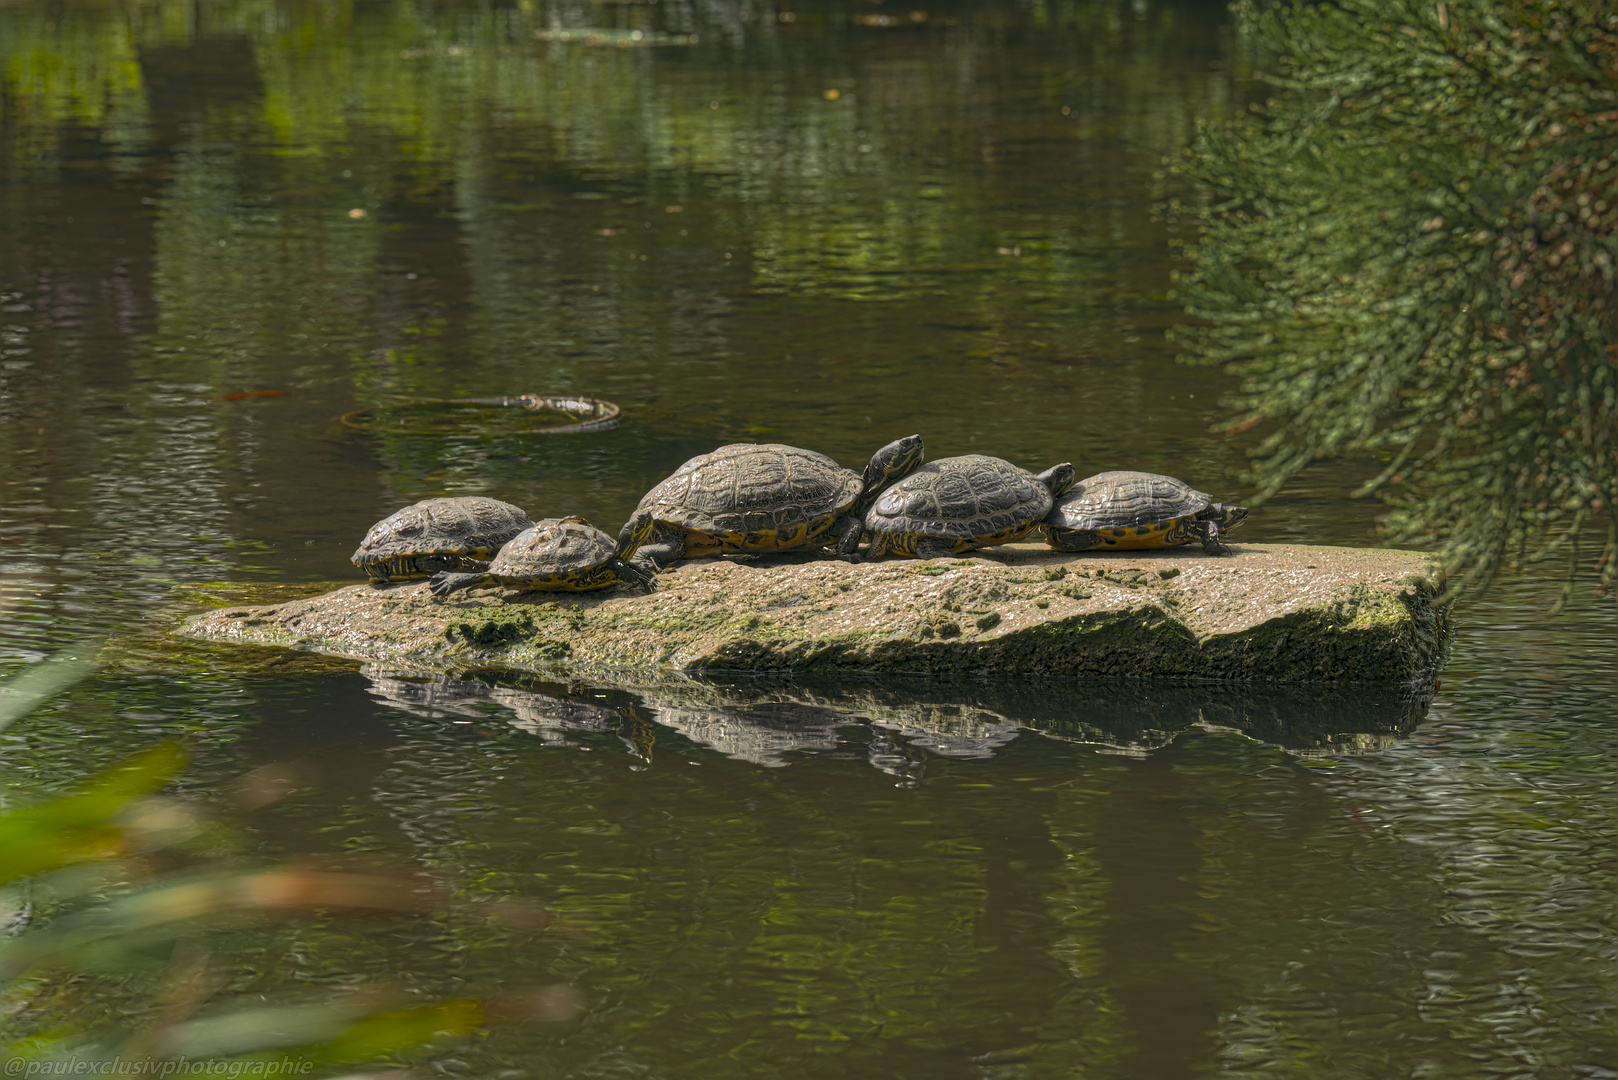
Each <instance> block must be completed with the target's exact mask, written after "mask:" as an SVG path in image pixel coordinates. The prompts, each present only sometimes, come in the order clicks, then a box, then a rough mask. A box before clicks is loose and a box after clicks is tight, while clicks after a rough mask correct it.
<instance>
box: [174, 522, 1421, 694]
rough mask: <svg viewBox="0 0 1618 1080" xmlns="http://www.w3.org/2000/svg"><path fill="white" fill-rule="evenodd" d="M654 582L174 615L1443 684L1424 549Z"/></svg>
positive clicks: (790, 660)
mask: <svg viewBox="0 0 1618 1080" xmlns="http://www.w3.org/2000/svg"><path fill="white" fill-rule="evenodd" d="M659 582H660V585H661V586H662V587H661V588H660V590H659V591H658V592H656V593H655V594H652V595H639V594H634V593H631V592H630V591H629V590H628V589H623V588H619V589H609V590H603V591H600V592H594V593H537V592H516V591H512V590H501V589H492V590H483V591H478V592H472V593H459V594H456V595H455V596H453V597H451V598H449V599H447V600H440V599H438V598H436V597H434V596H433V595H432V594H431V593H430V592H429V591H428V589H427V586H426V583H424V582H416V583H409V584H403V585H394V586H381V587H378V586H373V585H369V584H365V585H351V586H348V587H346V588H339V589H336V590H335V591H333V592H329V593H325V594H323V595H320V596H314V597H309V598H307V599H298V600H289V601H286V602H284V603H279V604H270V605H263V606H252V607H245V606H229V607H223V608H219V609H217V610H214V611H209V612H206V613H204V614H202V615H200V616H197V617H195V618H193V619H190V620H189V621H187V622H186V623H185V624H184V625H183V627H182V631H181V632H182V633H185V634H189V635H192V636H195V637H200V638H206V639H209V640H214V641H231V642H241V643H249V644H259V645H279V646H288V647H292V648H296V649H306V650H314V651H317V652H322V653H327V654H331V655H337V656H347V657H354V658H359V659H370V660H387V661H396V662H403V663H409V664H414V665H418V666H419V665H426V666H437V667H440V668H455V669H468V668H475V667H499V668H506V669H515V670H531V671H547V670H555V669H557V668H563V669H566V670H568V671H570V672H572V673H574V674H584V673H587V672H589V671H590V670H592V669H596V670H602V671H616V672H624V671H632V670H642V671H650V670H660V671H669V670H679V671H685V672H722V671H747V672H797V673H810V672H816V673H845V672H846V673H855V672H866V673H876V672H881V673H898V672H904V673H927V674H988V673H1000V674H1021V675H1057V676H1080V677H1114V678H1116V677H1128V678H1156V679H1174V680H1183V681H1190V680H1210V679H1212V680H1252V681H1261V682H1273V683H1330V684H1344V685H1349V684H1384V685H1389V684H1401V685H1407V686H1414V685H1420V684H1423V683H1426V682H1429V681H1431V680H1432V678H1433V677H1434V674H1435V673H1436V671H1437V668H1438V666H1439V664H1440V663H1441V662H1442V659H1443V655H1444V651H1445V649H1444V646H1445V634H1444V630H1443V621H1442V612H1441V610H1440V609H1439V607H1438V599H1439V585H1438V583H1437V578H1436V564H1435V563H1434V562H1433V560H1432V559H1431V558H1430V557H1429V556H1426V555H1423V554H1421V553H1419V552H1410V551H1392V550H1381V549H1366V548H1334V547H1304V546H1296V545H1281V544H1244V545H1239V546H1236V548H1235V553H1234V554H1232V555H1229V556H1223V557H1214V556H1208V555H1204V554H1203V553H1202V552H1200V551H1195V550H1188V549H1184V548H1173V549H1168V550H1164V551H1150V552H1126V553H1109V554H1093V553H1084V554H1076V555H1075V554H1065V553H1061V552H1053V551H1051V550H1050V549H1049V548H1046V547H1044V546H1043V545H1033V544H1011V545H1004V546H1001V547H997V548H993V549H990V550H988V551H986V552H983V553H980V554H978V555H976V556H975V557H972V558H967V559H956V560H934V561H917V560H905V559H894V560H885V561H880V562H873V563H865V564H858V565H850V564H847V563H843V562H840V561H837V560H834V559H827V558H805V557H776V558H761V559H758V560H757V561H747V560H731V559H702V560H692V561H690V562H687V563H684V564H681V565H680V566H679V567H678V568H676V569H674V570H671V571H668V572H665V573H664V574H662V575H660V578H659Z"/></svg>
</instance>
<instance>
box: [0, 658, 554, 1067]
mask: <svg viewBox="0 0 1618 1080" xmlns="http://www.w3.org/2000/svg"><path fill="white" fill-rule="evenodd" d="M81 651H83V650H81ZM89 667H90V665H89V663H88V662H81V661H78V660H69V661H63V660H57V661H54V662H49V663H46V664H41V665H36V666H35V667H34V668H31V669H29V670H28V671H25V672H24V673H23V674H21V675H19V676H17V677H15V678H13V679H12V680H10V681H9V682H7V683H4V684H0V709H5V710H7V711H6V712H4V713H3V714H0V727H4V726H5V725H6V724H8V723H10V722H12V721H13V720H15V719H17V718H19V717H20V716H22V715H23V713H24V712H26V711H27V709H28V708H30V707H31V706H32V705H33V704H37V703H38V702H40V701H43V700H44V699H45V698H46V697H49V696H51V695H52V694H55V693H57V692H59V691H62V690H65V689H66V688H67V687H68V686H69V685H71V683H72V682H74V681H76V680H77V679H78V678H82V677H83V676H84V675H85V674H86V673H87V672H88V670H89ZM186 760H187V755H186V753H185V751H184V749H183V748H182V747H180V746H179V745H178V744H175V743H161V744H159V745H158V746H155V747H153V748H152V749H150V750H147V751H145V752H143V753H141V754H138V755H136V756H135V757H133V758H131V759H129V760H128V761H125V762H123V763H122V764H120V765H118V766H116V767H114V768H113V769H111V770H109V771H107V772H106V773H104V774H103V775H101V776H97V777H93V778H92V779H90V780H89V781H88V782H87V783H85V784H84V785H83V786H82V787H81V788H80V789H79V790H77V791H75V792H72V793H70V794H67V795H63V796H59V797H57V798H55V799H51V800H48V801H46V802H42V803H39V804H38V805H34V806H25V807H20V808H13V809H10V810H8V811H6V812H4V813H0V884H9V883H20V887H11V888H8V889H6V890H5V892H4V893H0V900H3V901H5V903H4V904H3V905H0V1047H3V1048H5V1049H6V1050H8V1051H9V1052H10V1053H11V1054H12V1055H14V1058H13V1060H14V1061H16V1062H19V1063H23V1064H24V1068H25V1069H26V1068H32V1067H37V1068H39V1070H40V1071H41V1073H42V1074H43V1073H50V1074H52V1075H54V1074H55V1072H54V1071H53V1070H52V1068H51V1066H53V1065H54V1066H62V1065H66V1066H72V1067H73V1068H72V1069H70V1070H68V1071H76V1072H78V1073H83V1072H85V1071H86V1070H89V1071H95V1072H96V1074H97V1075H110V1076H117V1075H124V1074H125V1073H141V1072H145V1073H148V1074H150V1073H152V1071H153V1070H154V1069H155V1068H157V1065H156V1064H154V1063H159V1062H163V1061H168V1062H182V1063H184V1064H188V1065H191V1066H194V1065H195V1064H196V1063H198V1062H199V1061H202V1060H204V1059H206V1060H207V1061H209V1062H212V1063H214V1067H215V1068H216V1069H217V1068H219V1067H221V1066H224V1065H228V1064H229V1063H238V1064H239V1065H240V1066H241V1067H242V1069H243V1071H242V1072H240V1073H239V1074H236V1075H244V1076H247V1075H260V1073H254V1072H252V1071H251V1069H249V1068H247V1067H248V1066H250V1065H252V1064H253V1063H260V1064H264V1065H266V1066H269V1065H273V1066H274V1068H275V1070H277V1071H275V1072H274V1073H273V1074H274V1075H296V1076H320V1075H325V1074H326V1070H328V1069H330V1068H332V1067H336V1066H342V1065H347V1064H351V1063H355V1062H364V1061H373V1060H377V1059H386V1058H388V1057H390V1056H392V1055H395V1054H398V1053H400V1052H403V1051H407V1050H410V1049H412V1048H415V1047H419V1046H421V1045H423V1044H426V1043H431V1042H435V1041H438V1040H442V1039H445V1038H461V1037H465V1036H469V1035H472V1034H473V1033H475V1032H477V1031H479V1030H481V1029H483V1028H485V1027H488V1026H490V1025H493V1024H500V1023H511V1022H517V1021H528V1020H546V1021H555V1020H568V1019H572V1018H573V1017H574V1016H576V1015H577V1014H578V1013H579V1011H580V1006H579V1003H578V1002H577V1000H576V998H575V995H574V993H573V991H572V989H571V988H569V987H567V986H548V987H538V988H534V989H529V990H517V991H513V992H507V993H501V994H495V995H490V996H486V997H482V998H474V997H468V998H459V999H454V1000H450V1001H439V1002H434V1003H431V1004H427V1005H415V1004H413V1003H412V1002H411V1000H410V999H408V998H406V997H404V996H403V995H402V994H401V993H400V991H399V990H398V989H397V988H389V987H375V986H367V985H365V984H360V985H358V986H351V987H349V988H347V989H346V990H345V991H344V993H342V994H341V995H340V996H339V997H337V998H335V999H333V1000H330V1001H318V1002H313V1003H295V1004H289V1005H270V1006H264V1005H253V1006H248V1007H241V1006H233V1005H232V1004H231V1003H230V1002H229V1001H228V1000H224V1001H221V1000H219V998H220V992H221V991H222V989H223V988H224V987H225V986H226V984H227V983H228V982H229V981H230V975H231V972H230V971H229V970H228V969H227V966H226V965H224V964H222V963H220V962H219V961H218V960H216V959H215V958H214V957H212V956H211V955H210V954H209V953H208V951H207V948H206V940H207V931H208V930H209V929H210V928H211V927H214V926H232V925H234V926H239V925H240V924H241V922H242V920H244V919H246V920H248V921H249V922H264V921H267V920H286V919H299V918H304V917H307V916H311V915H315V914H319V913H325V914H342V915H350V916H353V915H377V914H380V915H392V916H395V917H412V916H413V917H417V918H420V917H424V916H430V915H434V914H440V913H442V912H443V911H444V910H445V909H446V908H447V907H450V906H452V905H451V903H450V899H449V898H448V897H447V896H446V895H445V894H444V893H443V890H441V889H440V888H439V887H438V886H437V885H436V884H435V883H433V882H432V881H431V880H429V879H428V878H427V876H426V875H425V874H424V873H422V872H420V871H417V870H415V869H414V868H408V867H407V868H400V869H397V870H393V871H379V872H371V873H354V872H345V871H336V870H327V869H322V868H319V867H316V866H306V865H300V864H296V863H293V864H284V865H279V866H246V865H243V864H242V863H241V861H240V860H239V859H237V858H234V857H232V856H231V855H230V852H231V851H232V849H233V847H234V846H235V845H231V844H228V843H224V844H222V843H220V842H219V837H220V835H221V834H222V833H224V832H225V831H226V829H225V826H223V824H221V823H218V822H214V821H211V820H210V816H209V814H208V813H207V812H206V811H205V810H203V809H201V808H200V807H196V806H191V805H189V804H185V803H182V802H180V801H179V800H175V799H165V798H161V797H157V798H154V797H153V795H154V793H155V792H156V791H158V790H159V789H160V788H162V787H163V786H164V785H165V784H167V783H168V782H169V780H170V779H171V778H173V777H174V776H175V775H176V774H178V773H179V772H180V770H181V769H183V768H184V766H185V764H186ZM249 786H251V785H249ZM260 786H262V785H260ZM250 802H252V803H255V804H257V805H262V803H263V800H262V799H253V800H250ZM210 834H211V837H212V838H211V840H210V839H209V835H210ZM199 838H201V839H200V842H199ZM159 867H161V869H159ZM36 896H37V897H41V898H43V901H42V902H41V903H40V904H39V905H38V906H36V904H35V903H34V900H35V898H36ZM478 909H479V912H480V913H486V914H487V915H492V917H494V918H495V919H497V920H498V921H501V922H504V923H507V924H510V925H512V926H514V927H517V928H519V929H527V930H531V929H538V928H542V927H543V926H545V925H546V924H547V923H548V922H549V921H550V920H549V917H548V916H547V915H546V913H544V912H543V911H540V910H539V909H537V908H532V907H530V906H528V905H525V904H521V903H513V902H509V901H507V902H502V903H497V904H480V905H478ZM96 979H104V980H105V979H111V980H114V981H119V980H122V981H123V982H125V983H128V984H131V985H140V984H142V983H143V982H148V983H150V982H155V983H156V984H157V985H158V987H159V988H158V990H157V991H156V993H154V994H152V995H151V996H150V998H149V999H148V1000H144V1001H135V1002H127V1001H126V1002H124V1003H123V1004H121V1005H120V1007H119V1008H118V1009H117V1014H118V1020H119V1021H122V1022H121V1023H120V1022H116V1021H113V1020H112V1019H111V1018H110V1017H99V1018H98V1017H96V1016H94V1015H90V1014H94V1013H95V1012H96V1010H94V1009H86V1008H84V1007H83V1003H84V1001H86V1000H87V997H86V995H85V994H84V993H83V989H84V984H85V982H86V981H87V980H91V981H93V980H96ZM406 1006H409V1007H406ZM131 1017H133V1018H134V1023H133V1025H132V1026H131V1025H130V1024H129V1023H128V1020H129V1018H131ZM28 1063H35V1064H34V1065H30V1064H28ZM9 1067H11V1066H10V1065H8V1068H9ZM120 1070H122V1071H120ZM270 1074H271V1073H262V1075H270ZM30 1075H32V1073H30Z"/></svg>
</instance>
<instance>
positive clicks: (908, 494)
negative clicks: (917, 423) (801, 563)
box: [864, 454, 1073, 559]
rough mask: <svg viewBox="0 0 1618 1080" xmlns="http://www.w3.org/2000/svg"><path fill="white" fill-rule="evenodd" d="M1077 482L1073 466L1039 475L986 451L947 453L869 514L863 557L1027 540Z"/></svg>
mask: <svg viewBox="0 0 1618 1080" xmlns="http://www.w3.org/2000/svg"><path fill="white" fill-rule="evenodd" d="M1072 484H1073V466H1072V465H1070V464H1069V463H1067V462H1065V461H1064V462H1062V463H1061V464H1060V465H1053V466H1051V467H1050V468H1049V469H1046V470H1045V471H1044V472H1042V473H1039V474H1038V475H1036V474H1034V473H1031V472H1029V471H1028V470H1027V469H1021V468H1018V467H1017V466H1015V465H1013V464H1012V463H1011V462H1009V461H1003V460H1001V459H1000V458H997V457H989V456H988V455H986V454H966V455H964V456H962V457H952V458H940V459H939V460H937V461H930V462H928V463H927V464H925V465H923V466H922V467H921V468H919V469H916V470H915V471H914V472H912V473H910V474H909V475H908V476H906V477H905V478H904V479H902V480H900V481H899V482H898V483H896V484H894V485H893V486H892V487H891V488H889V489H888V491H887V493H886V494H884V495H883V496H882V497H881V498H879V499H877V500H876V501H875V502H874V503H873V504H872V506H871V508H870V510H868V511H867V512H866V514H865V530H866V532H868V533H869V534H870V537H871V542H870V544H869V545H868V546H867V548H866V550H865V555H864V557H865V558H867V559H873V558H876V557H878V556H881V555H907V556H911V557H914V558H918V559H933V558H952V557H954V556H957V555H964V554H966V553H967V552H969V551H972V550H975V549H977V548H981V547H987V546H989V545H990V544H1005V543H1009V542H1011V541H1013V540H1017V539H1020V538H1021V537H1022V536H1024V535H1026V534H1027V533H1028V532H1029V531H1031V530H1032V529H1033V528H1034V527H1035V526H1036V525H1038V524H1039V523H1040V522H1042V521H1043V520H1044V519H1045V515H1046V514H1048V513H1050V510H1051V505H1052V503H1053V502H1054V500H1055V499H1056V497H1057V496H1059V495H1061V494H1062V493H1063V492H1065V491H1066V490H1067V489H1068V488H1069V487H1070V486H1072Z"/></svg>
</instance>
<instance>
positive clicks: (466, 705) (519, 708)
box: [360, 664, 622, 746]
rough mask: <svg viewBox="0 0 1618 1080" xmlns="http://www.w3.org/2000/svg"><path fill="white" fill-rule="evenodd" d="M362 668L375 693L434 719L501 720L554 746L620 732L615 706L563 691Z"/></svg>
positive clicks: (370, 666)
mask: <svg viewBox="0 0 1618 1080" xmlns="http://www.w3.org/2000/svg"><path fill="white" fill-rule="evenodd" d="M360 670H361V671H362V673H363V674H365V675H366V676H367V677H368V678H369V679H370V680H371V693H373V694H375V695H376V696H377V697H379V698H381V699H382V700H384V701H386V702H387V703H388V704H390V705H392V706H393V707H394V708H396V709H399V710H400V711H402V712H407V713H410V714H411V715H413V716H420V717H424V718H426V719H429V720H440V719H444V718H447V717H466V718H468V719H477V720H483V721H489V720H491V719H501V720H504V721H505V722H506V723H508V724H510V725H511V726H512V727H515V728H520V729H521V730H523V731H526V732H528V733H529V734H530V735H537V736H538V737H539V738H540V739H542V740H544V741H545V742H546V743H549V744H551V745H553V746H573V745H576V744H575V743H573V742H572V741H571V740H569V739H568V737H567V733H568V732H574V731H616V730H617V729H618V726H619V722H620V721H621V719H622V717H620V716H619V714H618V711H617V710H616V709H612V708H608V707H606V706H604V705H598V704H592V703H590V702H585V701H578V700H574V699H572V698H569V697H566V696H564V694H563V693H558V694H548V693H541V692H539V691H537V690H530V689H524V688H518V687H515V686H502V685H498V684H495V683H489V682H484V681H482V680H480V679H476V678H471V677H467V678H457V677H455V676H451V675H412V674H408V673H405V672H398V671H392V670H389V669H388V668H385V667H382V666H380V665H376V664H370V665H367V666H365V667H363V668H361V669H360ZM559 690H563V691H565V688H559ZM490 706H495V707H497V708H504V709H505V710H508V711H509V713H510V715H509V716H500V715H499V714H498V712H495V711H494V710H491V708H490ZM491 713H493V715H491Z"/></svg>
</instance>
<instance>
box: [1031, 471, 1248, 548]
mask: <svg viewBox="0 0 1618 1080" xmlns="http://www.w3.org/2000/svg"><path fill="white" fill-rule="evenodd" d="M1246 517H1247V507H1245V506H1225V505H1223V504H1221V503H1216V502H1214V501H1213V500H1212V499H1211V498H1209V497H1208V496H1207V495H1205V494H1203V493H1202V492H1200V491H1198V490H1197V489H1196V488H1194V487H1192V486H1191V485H1190V484H1187V483H1185V482H1184V481H1182V480H1176V479H1175V478H1174V477H1172V476H1159V475H1158V474H1157V473H1144V472H1124V471H1120V472H1104V473H1097V474H1096V475H1094V476H1091V477H1088V478H1087V479H1084V480H1080V481H1079V482H1078V483H1077V484H1075V485H1074V486H1073V489H1072V490H1071V491H1069V492H1068V493H1067V494H1066V495H1064V496H1062V497H1061V498H1060V499H1058V500H1057V501H1056V506H1055V508H1054V509H1052V510H1051V512H1050V516H1049V517H1047V518H1046V519H1045V542H1046V543H1047V544H1049V545H1050V546H1051V547H1053V548H1055V549H1056V550H1058V551H1089V550H1090V549H1092V548H1121V549H1130V548H1160V547H1174V546H1175V545H1177V544H1186V543H1190V542H1191V541H1193V540H1200V541H1201V542H1202V550H1203V551H1206V552H1207V553H1208V554H1209V555H1226V554H1229V553H1230V549H1229V548H1228V547H1226V546H1225V545H1224V544H1222V543H1220V542H1219V536H1220V533H1222V532H1228V531H1230V530H1231V529H1234V528H1235V527H1236V526H1238V525H1240V524H1241V523H1242V521H1243V519H1245V518H1246Z"/></svg>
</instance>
